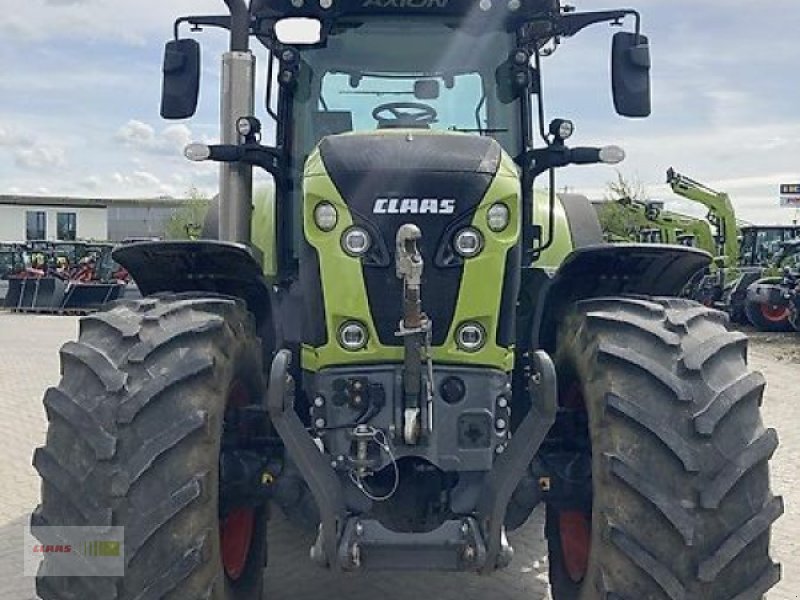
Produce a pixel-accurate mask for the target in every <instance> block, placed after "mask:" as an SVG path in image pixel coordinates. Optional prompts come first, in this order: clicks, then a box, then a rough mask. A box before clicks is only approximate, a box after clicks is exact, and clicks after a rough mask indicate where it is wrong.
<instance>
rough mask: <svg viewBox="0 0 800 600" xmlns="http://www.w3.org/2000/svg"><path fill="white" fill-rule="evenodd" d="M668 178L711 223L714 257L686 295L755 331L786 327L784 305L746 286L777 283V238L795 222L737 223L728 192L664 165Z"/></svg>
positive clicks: (793, 234)
mask: <svg viewBox="0 0 800 600" xmlns="http://www.w3.org/2000/svg"><path fill="white" fill-rule="evenodd" d="M667 183H668V184H669V185H670V187H672V191H674V192H675V193H676V194H678V195H679V196H682V197H684V198H686V199H687V200H690V201H692V202H697V203H699V204H702V205H703V206H705V207H707V208H708V216H707V217H706V218H707V219H708V222H709V223H711V225H712V226H713V227H714V241H715V246H716V254H715V257H716V258H715V260H714V262H713V265H712V268H711V269H709V270H708V272H707V273H706V275H705V276H703V277H702V278H699V279H698V280H697V282H696V283H695V284H693V285H692V291H691V292H690V294H691V296H692V297H694V298H696V299H698V300H700V301H702V302H703V303H705V304H708V305H709V306H716V307H717V308H720V309H722V310H725V311H726V312H728V314H730V316H731V318H732V319H733V320H734V321H737V322H740V323H746V322H748V321H749V322H750V323H751V324H752V325H754V326H755V327H756V328H757V329H759V330H760V331H788V330H789V329H790V328H791V326H790V324H789V310H788V307H787V306H786V305H785V304H783V303H779V304H774V303H772V302H770V301H769V300H768V298H769V295H766V296H764V295H759V294H757V293H754V292H749V291H748V290H749V288H751V287H752V286H754V285H770V284H777V283H780V276H781V273H782V269H783V262H784V256H783V255H782V254H781V250H782V248H783V246H782V244H783V243H784V242H787V241H789V240H792V239H796V238H797V237H798V236H800V227H798V226H781V225H742V226H741V227H740V226H739V224H738V222H737V220H736V213H735V210H734V208H733V204H732V203H731V200H730V198H729V196H728V194H726V193H724V192H718V191H716V190H714V189H712V188H710V187H708V186H707V185H704V184H702V183H699V182H697V181H695V180H693V179H691V178H690V177H687V176H686V175H682V174H681V173H678V172H676V171H675V170H674V169H669V170H668V171H667Z"/></svg>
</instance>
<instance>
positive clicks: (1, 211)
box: [0, 195, 185, 242]
mask: <svg viewBox="0 0 800 600" xmlns="http://www.w3.org/2000/svg"><path fill="white" fill-rule="evenodd" d="M184 204H185V200H181V199H175V198H113V199H111V198H64V197H58V196H12V195H0V241H4V242H24V241H30V240H49V241H57V240H64V241H73V240H97V241H105V240H110V241H115V242H119V241H122V240H124V239H126V238H154V237H158V238H160V237H164V235H165V228H166V224H167V222H168V221H169V220H170V218H171V217H172V215H174V214H175V211H177V210H179V209H180V208H181V207H182V206H183V205H184Z"/></svg>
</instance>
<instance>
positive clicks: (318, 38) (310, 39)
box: [275, 17, 323, 46]
mask: <svg viewBox="0 0 800 600" xmlns="http://www.w3.org/2000/svg"><path fill="white" fill-rule="evenodd" d="M275 37H276V38H278V41H279V42H280V43H281V44H286V45H287V46H315V45H317V44H319V43H320V42H322V41H323V35H322V22H321V21H320V20H319V19H311V18H308V17H287V18H285V19H281V20H280V21H278V22H277V23H275Z"/></svg>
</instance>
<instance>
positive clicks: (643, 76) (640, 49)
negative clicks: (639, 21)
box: [611, 31, 651, 117]
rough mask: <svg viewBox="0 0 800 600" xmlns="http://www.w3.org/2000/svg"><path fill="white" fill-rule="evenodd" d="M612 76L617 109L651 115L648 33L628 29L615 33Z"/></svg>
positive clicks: (631, 113) (629, 114)
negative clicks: (637, 32) (631, 31)
mask: <svg viewBox="0 0 800 600" xmlns="http://www.w3.org/2000/svg"><path fill="white" fill-rule="evenodd" d="M611 79H612V88H613V91H614V108H615V109H616V110H617V113H619V114H620V115H622V116H624V117H648V116H650V112H651V106H650V45H649V42H648V39H647V37H646V36H644V35H640V34H636V33H628V32H626V31H620V32H619V33H617V34H615V35H614V44H613V46H612V49H611Z"/></svg>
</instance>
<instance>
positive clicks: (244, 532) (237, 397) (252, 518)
mask: <svg viewBox="0 0 800 600" xmlns="http://www.w3.org/2000/svg"><path fill="white" fill-rule="evenodd" d="M249 400H250V394H249V392H248V390H247V387H246V386H245V385H244V384H243V383H242V382H240V381H235V382H234V383H233V385H232V386H231V389H230V392H229V393H228V399H227V402H226V413H227V410H228V409H231V408H239V407H242V406H246V405H247V404H249ZM236 432H237V433H239V434H240V435H242V436H246V434H247V431H246V429H245V427H244V426H243V425H242V424H239V426H238V427H237V429H236ZM255 523H256V511H255V509H254V508H250V507H240V508H234V509H232V510H231V511H230V512H229V513H228V514H227V515H226V516H225V517H220V520H219V542H220V550H221V554H222V566H223V568H224V570H225V575H227V576H228V578H229V579H231V580H232V581H238V580H239V579H240V578H241V577H242V575H243V574H244V571H245V569H246V568H247V559H248V557H249V556H250V549H251V546H252V542H253V532H254V531H255Z"/></svg>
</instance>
